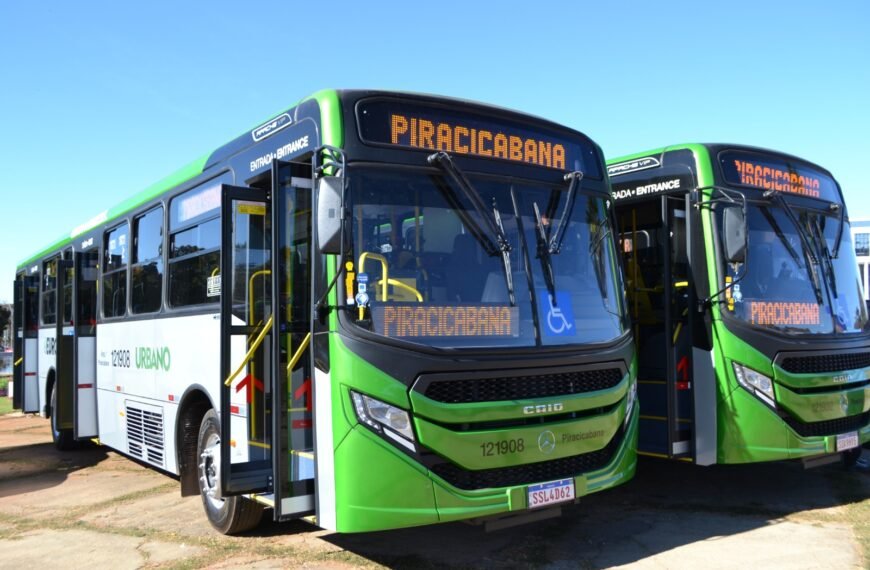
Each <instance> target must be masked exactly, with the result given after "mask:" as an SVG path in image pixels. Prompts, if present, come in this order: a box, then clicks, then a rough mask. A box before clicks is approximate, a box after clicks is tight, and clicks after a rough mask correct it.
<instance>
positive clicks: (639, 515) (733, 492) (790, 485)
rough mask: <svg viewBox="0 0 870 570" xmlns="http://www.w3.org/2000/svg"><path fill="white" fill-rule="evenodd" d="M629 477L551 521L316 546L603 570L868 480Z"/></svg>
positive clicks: (370, 536)
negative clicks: (629, 479) (495, 530)
mask: <svg viewBox="0 0 870 570" xmlns="http://www.w3.org/2000/svg"><path fill="white" fill-rule="evenodd" d="M638 474H639V475H638V476H637V477H636V478H635V479H634V480H632V481H631V482H629V483H627V484H626V485H623V486H621V487H619V488H616V489H613V490H610V491H607V492H604V493H599V494H596V495H592V496H589V497H586V498H584V499H582V500H581V502H580V503H579V504H576V505H571V506H569V507H567V508H564V509H563V514H562V516H561V517H559V518H556V519H551V520H548V521H544V522H538V523H533V524H529V525H524V526H519V527H514V528H510V529H505V530H502V531H497V532H490V533H487V532H485V531H484V530H483V529H482V528H480V527H473V526H470V525H468V524H464V523H450V524H444V525H435V526H430V527H421V528H414V529H403V530H397V531H388V532H376V533H365V534H355V535H336V534H332V535H328V536H325V537H324V540H327V541H329V542H331V543H332V544H334V545H335V546H338V547H340V548H343V549H345V550H348V551H351V552H354V553H356V554H358V555H360V556H363V557H365V558H367V559H369V560H372V561H373V562H376V563H379V564H383V565H385V566H388V567H391V568H441V567H453V568H455V567H467V568H472V567H481V566H495V567H509V568H513V567H538V566H550V565H553V566H556V567H561V566H565V567H571V568H574V567H581V568H607V567H611V566H619V565H622V564H630V563H633V562H638V561H641V560H644V559H646V558H649V557H652V556H655V555H657V554H661V553H666V552H668V551H672V550H675V549H679V548H680V547H682V546H686V545H690V544H694V543H699V542H701V541H711V540H712V541H717V540H723V539H727V538H728V537H735V536H737V535H740V534H741V533H746V532H749V531H754V530H758V529H770V528H771V527H774V526H776V525H781V524H786V523H785V518H786V517H788V516H789V515H792V514H795V513H803V512H806V511H813V510H821V509H829V508H834V507H842V506H844V505H848V504H850V503H852V502H860V501H862V500H864V499H866V498H867V497H870V476H868V474H867V473H862V472H845V471H844V470H843V469H842V467H840V466H839V465H836V466H826V467H822V468H817V469H814V470H809V471H807V470H804V469H803V467H802V465H801V464H800V463H796V462H784V463H773V464H756V465H732V466H714V467H706V468H705V467H696V466H693V465H690V464H685V463H680V462H673V461H663V460H652V459H647V458H641V459H640V460H639V465H638ZM787 524H792V523H787ZM788 528H790V527H788ZM765 532H766V531H765ZM779 532H781V533H786V532H788V530H787V527H783V530H782V531H779ZM671 554H672V555H673V554H674V553H671ZM719 562H720V563H721V562H722V561H719Z"/></svg>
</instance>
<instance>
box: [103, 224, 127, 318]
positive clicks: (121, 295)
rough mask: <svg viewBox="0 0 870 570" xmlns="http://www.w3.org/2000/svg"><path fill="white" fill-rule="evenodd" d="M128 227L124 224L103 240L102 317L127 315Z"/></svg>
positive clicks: (107, 234)
mask: <svg viewBox="0 0 870 570" xmlns="http://www.w3.org/2000/svg"><path fill="white" fill-rule="evenodd" d="M128 235H129V226H128V224H127V222H124V223H123V224H121V225H120V226H117V227H115V228H114V229H112V230H109V231H108V232H106V233H105V235H104V238H103V252H104V254H103V291H102V293H103V316H104V317H106V318H111V317H120V316H123V315H124V314H126V313H127V261H128V253H127V252H128V251H129V250H128V247H129V243H128Z"/></svg>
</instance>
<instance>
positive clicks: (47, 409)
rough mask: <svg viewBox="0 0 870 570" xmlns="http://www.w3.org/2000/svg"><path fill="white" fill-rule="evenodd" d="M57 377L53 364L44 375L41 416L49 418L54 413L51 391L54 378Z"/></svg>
mask: <svg viewBox="0 0 870 570" xmlns="http://www.w3.org/2000/svg"><path fill="white" fill-rule="evenodd" d="M56 378H57V373H56V372H55V369H54V366H52V367H50V368H49V369H48V372H47V373H46V375H45V394H43V400H42V402H43V404H42V416H43V417H45V418H51V416H52V415H53V414H54V410H52V409H51V391H52V390H54V383H55V379H56ZM36 389H37V393H39V386H37V388H36Z"/></svg>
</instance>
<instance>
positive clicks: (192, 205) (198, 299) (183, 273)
mask: <svg viewBox="0 0 870 570" xmlns="http://www.w3.org/2000/svg"><path fill="white" fill-rule="evenodd" d="M221 182H222V179H217V180H213V181H210V182H208V183H206V184H205V185H203V186H199V187H197V188H194V189H192V190H188V191H187V192H185V193H184V194H180V195H179V196H176V197H175V198H173V199H172V201H171V202H170V203H169V252H168V254H169V258H168V261H167V271H168V273H169V305H170V306H172V307H186V306H191V305H202V304H205V303H217V302H218V301H220V289H215V288H214V287H209V283H210V282H213V281H214V280H215V279H216V278H217V277H218V276H219V275H220V265H221V251H220V249H221V221H220V206H221Z"/></svg>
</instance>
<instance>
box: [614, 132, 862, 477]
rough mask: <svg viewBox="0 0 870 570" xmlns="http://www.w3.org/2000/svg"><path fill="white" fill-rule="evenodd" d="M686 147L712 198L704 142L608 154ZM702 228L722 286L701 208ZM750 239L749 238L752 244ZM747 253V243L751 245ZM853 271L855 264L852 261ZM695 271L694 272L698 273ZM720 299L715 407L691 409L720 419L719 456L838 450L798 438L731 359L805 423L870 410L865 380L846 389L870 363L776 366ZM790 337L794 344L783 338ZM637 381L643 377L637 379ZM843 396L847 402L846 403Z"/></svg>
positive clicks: (830, 439) (807, 344)
mask: <svg viewBox="0 0 870 570" xmlns="http://www.w3.org/2000/svg"><path fill="white" fill-rule="evenodd" d="M683 149H685V150H689V151H691V152H692V153H693V155H694V158H695V166H696V170H695V176H696V182H697V187H698V188H700V189H701V190H700V196H699V199H700V200H710V199H711V197H712V193H713V191H712V190H711V188H710V187H711V186H714V185H716V184H721V183H720V182H718V180H717V178H716V177H715V176H714V160H715V158H714V157H713V156H711V152H710V150H709V149H708V147H707V146H706V145H703V144H681V145H673V146H667V147H661V148H657V149H653V150H648V151H644V152H638V153H633V154H630V155H626V156H621V157H617V158H613V159H608V161H607V163H608V165H610V164H618V163H623V162H627V161H631V160H633V159H637V158H642V157H648V156H661V155H663V154H664V153H666V152H671V151H677V150H683ZM700 218H701V224H702V227H701V229H702V234H703V242H704V243H703V250H704V255H705V256H706V258H707V275H706V279H707V283H708V284H709V289H710V291H716V290H718V289H719V287H720V285H719V283H720V282H721V278H720V276H719V275H718V269H717V268H718V264H717V262H716V259H717V256H716V252H715V245H714V243H715V241H714V235H713V233H714V229H713V214H712V213H711V211H710V209H709V208H708V209H704V208H701V209H700ZM751 247H752V244H751V242H750V248H751ZM750 254H751V250H750ZM855 271H856V274H857V271H858V268H857V267H856V268H855ZM697 278H698V276H696V279H697ZM723 306H724V305H723V304H720V303H711V304H710V305H709V306H708V308H707V310H708V311H710V315H709V316H710V321H711V325H712V340H713V349H712V357H713V362H714V365H713V367H714V370H715V383H716V409H715V410H707V409H704V410H695V414H696V415H699V414H710V413H714V414H715V416H716V422H717V438H718V439H717V449H716V459H717V462H718V463H723V464H727V463H753V462H761V461H776V460H784V459H797V458H805V457H811V456H816V455H821V454H829V453H835V452H837V448H836V440H837V436H836V435H827V436H812V437H803V436H800V435H798V433H797V432H795V431H794V430H793V429H792V428H791V427H789V425H788V423H787V422H786V421H784V420H783V418H782V417H780V416H779V415H778V414H777V412H775V411H774V410H773V409H771V408H770V407H768V406H767V405H765V404H764V403H762V402H761V400H759V399H758V398H756V397H755V396H754V395H752V394H750V393H749V392H748V391H747V390H745V389H744V388H743V387H741V386H740V385H739V383H738V381H737V378H736V376H735V372H734V368H733V364H732V363H733V362H735V361H736V362H739V363H740V364H743V365H745V366H747V367H749V368H752V369H754V370H756V371H758V372H760V373H762V374H764V375H766V376H768V377H769V378H771V379H773V381H774V390H775V396H776V405H777V407H778V409H779V410H780V411H781V413H786V414H789V415H791V416H792V417H794V418H795V419H797V420H799V421H801V422H804V423H811V422H820V421H826V420H837V419H841V418H845V417H847V416H854V415H856V414H860V413H862V412H867V411H868V410H870V385H867V386H863V387H858V388H850V387H849V385H850V384H852V383H855V382H858V383H860V382H863V381H865V380H866V379H868V378H870V368H862V369H857V370H851V371H847V372H835V373H821V374H791V373H788V372H786V371H785V370H783V369H782V368H780V367H779V366H776V365H774V363H773V362H771V360H770V358H768V357H766V356H765V355H764V354H762V353H761V352H760V351H759V350H757V349H756V348H755V347H753V346H752V345H751V344H750V343H749V342H747V341H746V340H744V339H743V338H741V337H740V336H739V335H738V334H735V333H734V332H733V331H732V330H730V329H729V328H728V327H727V326H726V324H725V323H724V322H723V318H722V311H723V309H722V307H723ZM789 342H791V346H788V343H789ZM814 342H825V341H824V339H823V340H820V341H814V340H812V339H807V338H802V339H800V340H797V341H789V340H784V341H783V343H784V344H783V346H782V347H781V350H782V351H810V350H813V348H814V346H813V344H814ZM641 380H642V378H641ZM803 388H816V389H819V388H822V389H827V390H825V391H824V392H823V393H818V392H817V393H809V394H800V393H798V392H796V391H795V389H803ZM844 400H845V402H846V405H845V408H844V406H843V404H842V403H843V402H844ZM857 431H858V439H859V442H860V443H861V444H863V443H867V442H868V441H870V424H868V425H865V426H864V427H862V428H859V429H858V430H857Z"/></svg>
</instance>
